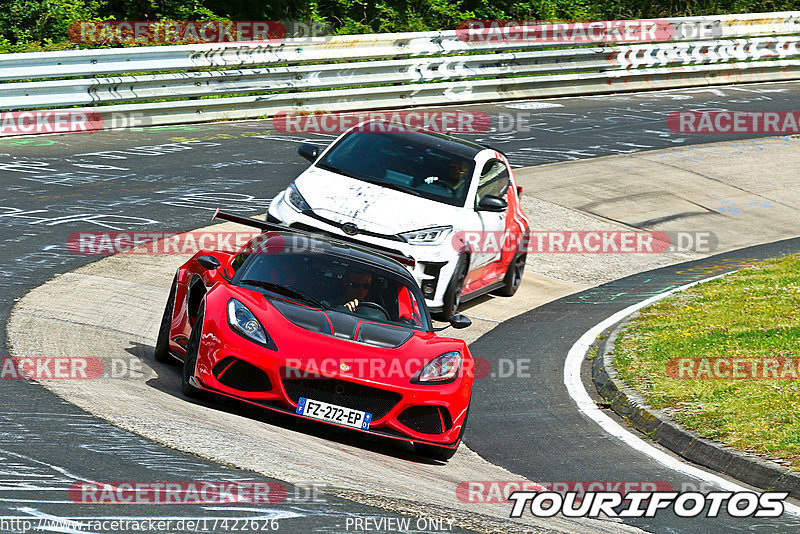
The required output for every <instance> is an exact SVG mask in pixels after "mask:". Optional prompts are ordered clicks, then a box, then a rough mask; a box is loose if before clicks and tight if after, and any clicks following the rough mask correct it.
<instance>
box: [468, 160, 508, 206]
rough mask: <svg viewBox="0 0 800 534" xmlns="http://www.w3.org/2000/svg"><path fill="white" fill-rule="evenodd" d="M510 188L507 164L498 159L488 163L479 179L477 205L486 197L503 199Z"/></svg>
mask: <svg viewBox="0 0 800 534" xmlns="http://www.w3.org/2000/svg"><path fill="white" fill-rule="evenodd" d="M508 186H509V179H508V169H506V165H505V163H503V162H502V161H500V160H498V159H491V160H489V161H487V162H486V164H485V165H484V166H483V170H482V171H481V175H480V178H479V179H478V193H477V195H475V205H476V206H477V205H478V203H479V202H480V201H481V199H482V198H483V197H484V196H486V195H494V196H497V197H502V196H503V195H505V194H506V191H507V190H508Z"/></svg>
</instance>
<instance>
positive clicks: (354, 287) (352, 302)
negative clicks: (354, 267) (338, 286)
mask: <svg viewBox="0 0 800 534" xmlns="http://www.w3.org/2000/svg"><path fill="white" fill-rule="evenodd" d="M371 287H372V274H370V273H364V272H358V271H347V272H346V273H345V274H344V276H343V277H342V295H343V298H344V300H345V303H344V307H345V308H346V309H347V311H349V312H351V313H352V312H355V311H356V309H358V306H359V305H360V304H361V303H362V302H366V301H368V300H369V290H370V288H371Z"/></svg>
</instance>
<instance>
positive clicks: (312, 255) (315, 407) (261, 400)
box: [155, 213, 473, 460]
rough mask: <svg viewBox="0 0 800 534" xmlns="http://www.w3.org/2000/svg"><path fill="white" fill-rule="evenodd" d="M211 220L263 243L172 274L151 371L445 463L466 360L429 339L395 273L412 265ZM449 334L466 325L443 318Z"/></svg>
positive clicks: (419, 311)
mask: <svg viewBox="0 0 800 534" xmlns="http://www.w3.org/2000/svg"><path fill="white" fill-rule="evenodd" d="M217 217H219V218H223V219H227V220H233V221H237V222H241V223H244V224H249V225H252V226H257V227H259V228H260V229H261V230H263V233H261V234H260V235H258V236H257V237H255V238H254V239H253V240H251V241H250V242H249V243H247V244H246V245H245V246H244V247H243V248H242V249H241V250H240V251H239V252H238V253H235V254H232V253H225V252H218V251H201V252H199V253H198V254H196V255H195V256H194V257H192V259H190V260H189V261H188V262H186V263H185V264H184V265H182V266H181V267H180V268H179V269H178V272H177V274H176V275H175V280H174V282H173V284H172V289H171V290H170V294H169V299H168V301H167V305H166V309H165V310H164V316H163V319H162V322H161V327H160V330H159V335H158V341H157V343H156V348H155V358H156V359H157V360H158V361H161V362H168V361H170V360H172V361H174V359H175V358H177V359H179V360H182V361H183V375H182V376H183V379H182V388H183V392H184V393H185V394H186V395H188V396H196V395H198V394H200V393H203V392H211V393H214V394H218V395H225V396H229V397H234V398H236V399H240V400H242V401H245V402H248V403H251V404H254V405H258V406H261V407H264V408H267V409H270V410H275V411H279V412H284V413H289V414H293V415H296V416H297V417H301V418H308V419H314V420H318V421H323V422H325V423H327V424H331V425H336V426H340V427H347V428H352V429H354V430H357V431H361V432H367V433H371V434H378V435H381V436H386V437H389V438H394V439H401V440H405V441H409V442H413V443H414V446H415V449H416V451H417V452H418V453H419V454H423V455H426V456H430V457H433V458H436V459H440V460H447V459H449V458H451V457H452V456H453V454H455V451H456V449H457V447H458V445H459V442H460V441H461V438H462V436H463V434H464V427H465V424H466V421H467V412H468V409H469V404H470V396H471V393H472V380H473V373H472V371H473V359H472V356H471V354H470V352H469V349H468V348H467V345H466V343H464V341H462V340H459V339H453V338H447V337H441V336H439V335H437V334H436V332H435V330H440V329H434V328H433V327H432V324H431V319H430V313H429V311H428V309H427V307H426V305H425V299H424V298H423V295H422V292H421V291H420V288H419V286H418V285H417V284H416V282H415V281H414V278H413V277H412V275H411V274H410V273H409V271H408V269H406V268H405V267H404V265H403V264H402V263H401V261H405V262H407V261H413V260H410V259H408V258H392V257H389V256H387V255H386V254H383V253H381V252H379V251H376V250H371V249H369V248H365V247H364V246H359V245H353V244H351V243H347V242H343V241H339V240H336V239H328V238H324V237H320V236H318V235H313V234H306V233H302V232H298V231H297V230H291V229H288V228H285V227H281V226H277V225H274V224H270V223H264V222H261V221H256V220H253V219H246V218H243V217H238V216H235V215H229V214H221V213H218V214H217ZM450 324H451V326H453V327H454V328H464V327H466V326H469V324H470V321H469V319H467V318H466V317H464V316H460V315H454V316H453V317H452V318H451V321H450ZM445 328H446V327H445Z"/></svg>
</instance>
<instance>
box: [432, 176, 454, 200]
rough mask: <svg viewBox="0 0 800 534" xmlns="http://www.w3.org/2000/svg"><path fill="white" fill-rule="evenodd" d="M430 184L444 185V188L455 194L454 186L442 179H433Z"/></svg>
mask: <svg viewBox="0 0 800 534" xmlns="http://www.w3.org/2000/svg"><path fill="white" fill-rule="evenodd" d="M431 185H438V186H440V187H444V188H445V189H447V190H449V191H450V192H451V193H452V194H453V196H455V195H456V188H455V187H453V186H452V185H450V184H448V183H447V182H445V181H443V180H434V181H433V182H431Z"/></svg>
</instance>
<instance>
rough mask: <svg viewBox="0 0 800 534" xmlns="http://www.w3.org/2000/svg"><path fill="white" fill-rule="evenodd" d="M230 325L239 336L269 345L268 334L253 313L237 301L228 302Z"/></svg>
mask: <svg viewBox="0 0 800 534" xmlns="http://www.w3.org/2000/svg"><path fill="white" fill-rule="evenodd" d="M228 324H229V325H231V328H233V329H234V330H235V331H236V332H238V333H239V334H241V335H243V336H245V337H247V338H249V339H251V340H252V341H255V342H256V343H259V344H261V345H266V344H267V339H268V338H267V332H266V331H265V330H264V327H262V326H261V323H259V322H258V319H256V316H255V315H253V312H251V311H250V310H248V309H247V306H245V305H244V304H242V303H241V302H239V301H238V300H236V299H231V300H229V301H228Z"/></svg>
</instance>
